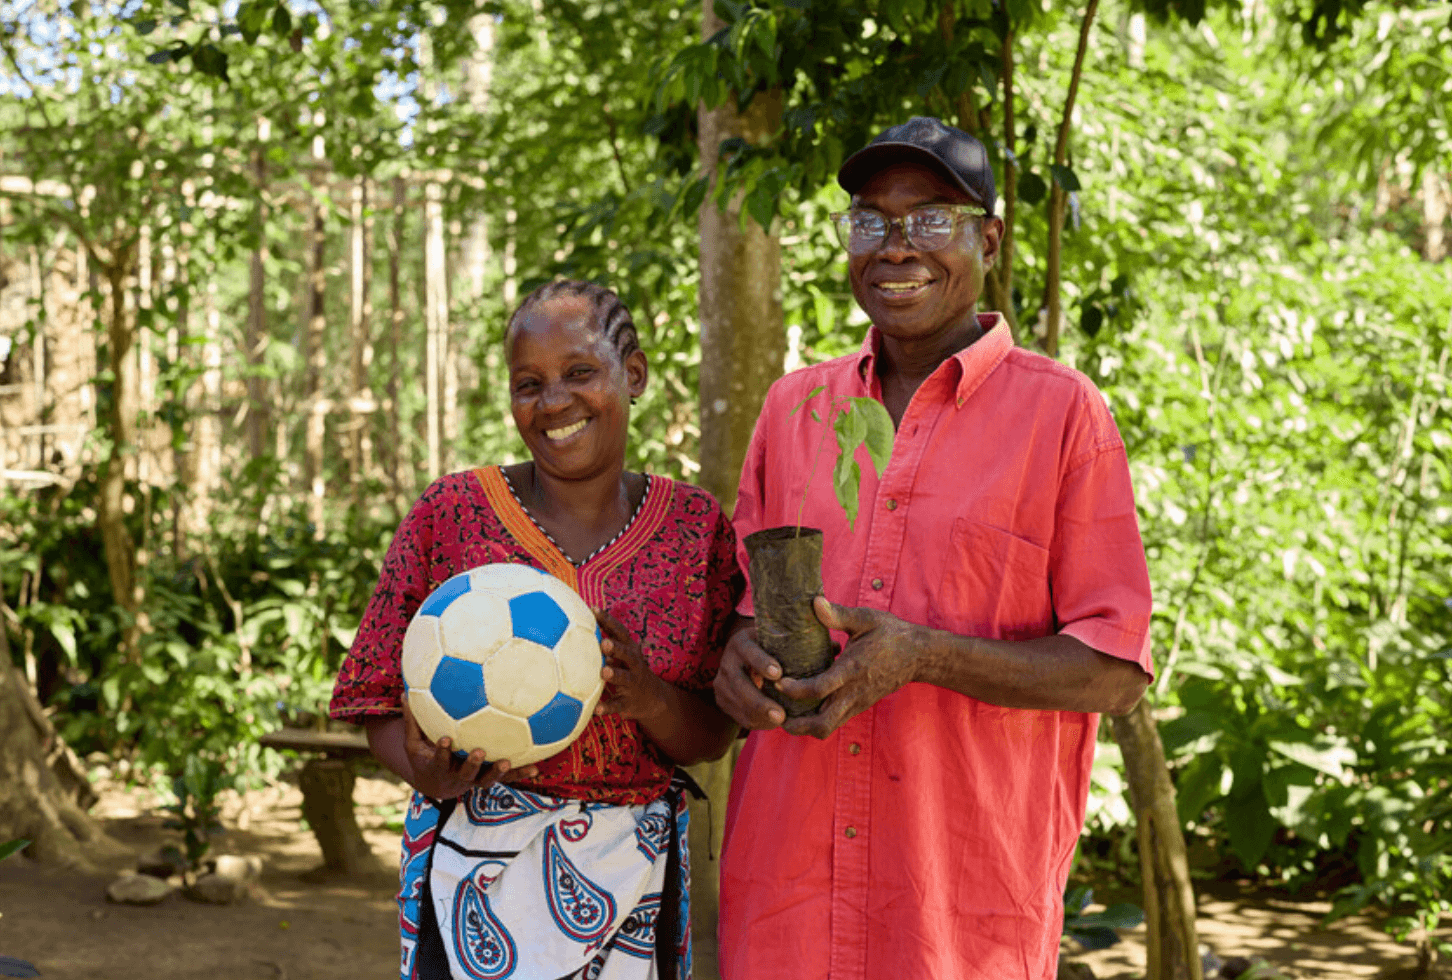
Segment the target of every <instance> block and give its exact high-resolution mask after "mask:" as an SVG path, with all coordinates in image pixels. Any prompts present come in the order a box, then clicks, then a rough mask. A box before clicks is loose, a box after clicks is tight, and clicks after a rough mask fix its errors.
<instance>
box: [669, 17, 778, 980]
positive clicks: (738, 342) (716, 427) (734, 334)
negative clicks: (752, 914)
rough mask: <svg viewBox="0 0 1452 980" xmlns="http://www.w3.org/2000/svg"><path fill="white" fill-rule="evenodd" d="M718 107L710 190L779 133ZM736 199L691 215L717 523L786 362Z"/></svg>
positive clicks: (711, 901)
mask: <svg viewBox="0 0 1452 980" xmlns="http://www.w3.org/2000/svg"><path fill="white" fill-rule="evenodd" d="M721 27H722V22H721V20H720V19H719V18H717V17H716V13H715V9H714V6H713V2H712V0H703V2H702V4H701V36H702V37H703V38H709V37H711V36H712V35H713V34H715V33H716V32H717V31H718V30H720V29H721ZM734 108H735V100H734V99H728V100H727V101H726V104H725V105H723V106H721V107H720V108H717V109H707V108H706V107H705V106H704V105H703V106H701V108H700V110H699V116H698V118H699V121H700V137H699V147H700V153H701V166H702V168H703V169H704V170H705V171H706V173H708V174H710V175H711V177H712V182H713V183H714V181H715V176H716V173H717V161H718V159H719V157H720V146H721V143H722V141H724V140H727V139H730V138H732V137H738V136H740V137H744V138H745V139H747V140H748V141H750V142H753V143H760V142H762V141H764V140H766V139H768V138H770V137H771V135H772V134H773V133H775V132H776V130H777V129H778V128H779V127H780V122H781V112H782V105H781V93H780V92H766V93H762V94H759V95H757V96H756V98H755V99H753V100H752V102H751V104H750V105H749V106H748V107H747V109H746V112H745V113H737V112H735V111H734ZM741 207H742V199H741V197H740V196H739V195H738V196H737V197H735V198H734V199H733V200H732V201H731V202H730V204H729V206H728V207H727V208H726V209H725V210H724V211H723V210H721V209H719V208H717V207H716V206H715V203H714V197H713V194H712V193H708V195H707V197H706V201H705V203H703V204H702V205H701V211H700V215H699V218H698V220H699V228H700V237H701V283H700V287H699V293H698V296H699V302H700V316H701V380H700V417H701V451H700V460H701V472H700V476H699V482H700V484H701V486H703V487H704V488H705V489H706V490H708V491H710V492H711V493H712V494H713V495H714V496H715V497H716V499H717V500H719V501H720V502H721V505H722V507H724V508H725V509H726V511H727V513H730V512H731V510H732V509H733V508H734V506H735V503H736V488H737V484H738V483H739V482H740V479H741V464H742V461H743V460H744V459H745V458H746V447H747V444H748V443H749V442H750V441H751V433H752V430H753V429H754V428H755V426H756V417H757V415H758V414H759V413H760V412H761V405H762V402H763V401H765V399H766V392H767V389H768V388H770V387H771V383H772V382H773V381H775V380H776V379H777V378H778V377H780V376H781V372H782V359H783V357H784V356H785V354H786V330H785V328H784V325H783V322H782V304H781V242H780V239H779V238H778V237H777V236H776V235H775V234H773V233H772V231H771V230H770V229H765V228H762V227H761V226H760V225H759V224H757V223H756V222H755V221H754V220H749V221H748V222H747V224H746V228H745V230H742V227H741V223H740V222H741ZM734 762H735V753H734V752H733V753H732V754H730V755H728V756H727V757H726V758H724V759H722V760H720V761H718V762H713V763H707V764H704V765H700V766H695V767H693V768H692V770H691V771H692V774H693V775H694V776H695V778H696V780H697V782H699V783H700V784H701V786H702V788H704V789H705V790H706V793H707V794H708V796H709V797H710V800H711V804H710V806H709V807H707V806H703V805H702V804H700V803H693V804H692V805H691V806H692V812H691V840H690V846H691V917H692V932H693V934H694V936H695V938H696V941H697V943H698V945H699V948H700V952H701V954H702V955H701V960H702V963H701V966H702V969H701V970H699V971H698V974H697V975H698V976H701V977H709V976H712V975H713V968H714V961H715V952H716V914H717V910H718V907H719V901H718V893H719V889H720V867H719V864H718V863H717V862H718V860H719V857H720V853H721V838H722V834H723V832H724V830H725V823H726V797H727V793H728V791H729V787H730V784H731V767H732V765H733V763H734Z"/></svg>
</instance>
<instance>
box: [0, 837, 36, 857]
mask: <svg viewBox="0 0 1452 980" xmlns="http://www.w3.org/2000/svg"><path fill="white" fill-rule="evenodd" d="M29 846H30V841H28V840H25V839H23V838H22V839H20V840H8V841H6V842H5V843H3V844H0V861H3V860H5V859H6V858H8V857H9V856H10V855H12V854H18V853H19V852H21V851H23V850H25V849H26V848H27V847H29Z"/></svg>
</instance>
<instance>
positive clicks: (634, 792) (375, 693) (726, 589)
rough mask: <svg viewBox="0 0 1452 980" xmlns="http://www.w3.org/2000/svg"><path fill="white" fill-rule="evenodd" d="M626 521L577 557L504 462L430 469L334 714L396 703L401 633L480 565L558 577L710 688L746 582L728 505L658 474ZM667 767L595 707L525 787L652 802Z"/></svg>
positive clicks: (672, 676)
mask: <svg viewBox="0 0 1452 980" xmlns="http://www.w3.org/2000/svg"><path fill="white" fill-rule="evenodd" d="M648 479H649V480H650V491H649V493H647V494H646V498H645V501H644V503H643V504H642V505H641V509H640V512H639V513H638V514H637V515H636V517H635V520H634V521H633V522H632V523H631V525H630V527H629V528H628V529H627V530H626V531H625V533H623V534H621V535H620V537H619V538H617V539H616V540H615V541H613V542H611V543H610V545H608V546H607V547H605V548H603V549H601V551H600V552H598V553H597V554H595V555H594V556H592V557H591V558H590V560H589V561H587V562H585V563H584V564H583V565H581V566H580V567H579V569H575V568H574V567H573V566H572V565H570V563H569V561H568V559H566V558H565V557H564V556H563V555H561V554H560V552H559V551H558V549H556V548H555V547H554V545H552V544H551V543H550V542H549V541H548V540H547V539H546V538H545V537H544V535H543V533H541V532H540V531H539V529H538V528H536V527H535V526H534V524H533V523H532V522H531V521H530V519H529V515H528V514H526V513H525V512H524V511H523V510H522V509H521V508H520V506H519V504H518V503H517V502H516V501H515V500H514V498H513V497H512V496H511V495H510V493H509V490H508V487H507V485H506V484H505V483H504V479H503V476H502V475H501V474H500V472H499V468H498V467H486V468H484V469H480V470H474V471H468V472H463V473H453V474H450V475H448V476H445V477H441V478H440V479H438V480H436V481H434V483H433V484H431V485H430V486H429V488H428V489H427V490H425V491H424V493H423V495H422V496H420V497H419V499H418V501H417V502H416V503H415V504H414V505H413V508H412V509H411V510H410V511H409V513H408V516H407V517H405V518H404V520H403V523H402V524H400V525H399V528H398V531H397V533H396V534H395V535H394V538H393V543H392V544H391V545H390V546H389V549H388V553H387V555H386V556H385V557H384V559H383V566H382V570H381V573H380V575H379V579H378V586H377V588H376V589H375V590H374V592H373V597H372V598H371V599H370V600H369V602H368V607H367V609H366V610H365V611H364V613H363V620H362V623H361V624H360V625H359V628H358V634H357V637H356V638H355V639H354V641H353V646H352V649H350V650H349V652H348V656H347V657H346V658H345V659H344V661H343V666H342V669H341V670H340V671H339V674H338V680H337V684H336V686H335V688H334V691H333V701H332V705H331V709H330V710H331V714H332V716H333V717H334V718H339V719H345V720H348V721H354V722H361V721H363V719H365V718H367V717H369V716H385V717H386V716H389V715H398V714H401V713H402V710H403V709H402V707H401V705H402V700H401V699H402V695H403V677H402V673H401V670H400V667H399V657H400V651H401V650H402V648H403V634H404V631H405V630H407V629H408V624H409V621H410V620H411V619H412V618H413V614H414V613H415V612H416V611H417V610H418V607H419V606H420V605H421V604H422V603H423V601H424V599H425V598H427V597H428V595H429V593H430V592H432V591H433V589H434V588H435V587H437V586H438V585H439V584H440V583H442V582H443V581H444V580H445V579H448V578H449V577H451V576H453V575H455V574H457V573H459V572H462V571H466V570H468V569H470V568H474V567H476V566H479V565H487V564H490V563H493V562H509V563H513V564H519V565H529V566H531V567H533V568H538V569H541V570H542V571H546V572H549V573H551V574H553V575H556V576H557V577H559V578H562V579H564V580H565V581H566V582H567V584H569V585H570V586H571V587H572V588H574V589H576V590H577V591H578V592H579V593H580V594H581V595H582V596H584V598H585V601H586V602H588V603H589V604H590V605H592V606H603V607H605V608H606V609H607V610H609V611H610V613H611V614H612V615H613V616H615V618H616V619H618V620H620V622H621V624H623V625H624V626H625V628H626V629H628V630H630V632H631V633H632V634H633V635H634V636H635V637H636V638H637V639H639V640H640V645H641V652H642V653H643V654H644V656H645V658H646V660H647V662H649V664H650V666H651V669H652V670H653V671H655V672H656V673H657V674H658V675H660V676H661V677H663V678H664V679H665V680H668V681H670V682H671V683H672V684H675V685H676V686H677V687H682V688H686V689H688V690H705V689H707V688H709V687H710V686H711V681H712V679H713V678H714V677H715V676H716V668H717V666H718V665H719V663H720V657H721V648H722V646H723V645H724V644H725V629H726V624H727V619H728V617H729V616H730V614H731V611H732V609H733V608H734V607H735V605H736V601H737V599H738V598H739V596H740V594H741V592H742V590H743V586H744V580H743V578H742V576H741V572H740V569H739V568H738V567H737V565H736V553H735V549H736V538H735V534H734V533H733V531H732V529H731V523H730V522H729V521H728V520H727V519H726V518H725V516H724V515H723V514H722V513H721V508H720V506H719V505H718V504H717V503H716V501H715V500H714V499H713V498H712V497H711V496H710V494H708V493H706V492H705V491H704V490H700V489H698V488H696V487H693V486H691V485H689V484H686V483H679V482H677V481H674V480H670V479H667V478H665V477H659V476H650V477H648ZM672 768H673V767H672V765H671V763H670V761H669V760H668V759H666V758H665V757H664V756H663V755H662V753H661V752H660V751H659V750H658V749H657V748H656V747H655V746H654V745H653V744H652V743H651V742H650V741H649V739H647V738H646V737H645V736H644V734H643V733H642V732H641V731H640V727H639V725H637V724H636V723H635V722H633V721H622V720H621V719H620V718H619V717H617V716H615V715H600V716H596V717H595V718H593V719H591V721H590V724H589V725H588V726H586V728H585V731H584V732H583V733H582V734H581V735H580V737H579V738H578V739H576V740H575V742H574V743H573V744H572V745H571V746H570V747H569V748H568V749H566V750H565V751H563V752H561V753H559V754H558V755H556V756H554V757H552V758H550V759H546V760H545V761H544V762H542V763H540V764H539V777H538V778H537V779H536V780H534V781H533V782H531V783H527V784H521V785H523V786H524V788H526V789H528V790H531V791H533V792H536V793H540V794H543V795H546V796H554V797H559V798H562V799H570V800H594V801H600V802H605V803H612V804H625V803H631V804H633V803H646V802H649V801H650V800H654V799H657V798H658V797H660V795H661V794H662V793H664V792H665V790H666V788H667V787H668V786H669V785H670V779H671V771H672Z"/></svg>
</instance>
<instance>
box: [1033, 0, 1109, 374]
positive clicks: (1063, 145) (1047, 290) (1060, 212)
mask: <svg viewBox="0 0 1452 980" xmlns="http://www.w3.org/2000/svg"><path fill="white" fill-rule="evenodd" d="M1098 9H1099V0H1089V3H1088V5H1087V6H1085V8H1084V20H1083V22H1082V23H1081V24H1080V25H1079V49H1078V51H1076V52H1075V53H1074V71H1073V73H1072V74H1071V75H1070V76H1069V94H1068V95H1067V96H1066V97H1065V98H1064V115H1063V118H1061V119H1060V121H1059V136H1058V139H1057V140H1056V141H1055V143H1054V163H1055V164H1056V165H1058V166H1060V167H1062V166H1063V165H1064V160H1065V158H1066V156H1067V154H1068V150H1069V130H1070V128H1071V127H1072V126H1073V120H1074V99H1075V97H1076V96H1078V94H1079V79H1080V77H1081V76H1082V75H1083V73H1084V55H1085V53H1086V52H1087V51H1088V50H1089V30H1090V28H1091V27H1092V26H1093V24H1094V13H1095V11H1096V10H1098ZM1066 201H1067V195H1066V194H1065V193H1064V189H1063V188H1062V187H1060V186H1059V182H1058V181H1057V180H1055V181H1053V182H1052V184H1051V186H1050V189H1049V247H1048V258H1047V266H1048V269H1047V277H1046V281H1045V283H1044V303H1043V306H1044V307H1046V308H1047V309H1048V325H1047V331H1046V333H1045V334H1044V352H1045V353H1046V354H1048V355H1049V356H1050V357H1057V356H1058V355H1059V321H1060V320H1061V319H1062V316H1063V314H1062V310H1061V309H1060V300H1059V274H1060V250H1061V246H1062V241H1063V237H1064V204H1065V202H1066Z"/></svg>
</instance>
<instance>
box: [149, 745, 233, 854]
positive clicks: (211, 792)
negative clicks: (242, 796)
mask: <svg viewBox="0 0 1452 980" xmlns="http://www.w3.org/2000/svg"><path fill="white" fill-rule="evenodd" d="M238 785H239V780H238V778H237V774H236V773H234V772H231V771H229V769H228V766H227V764H226V761H225V760H223V759H218V758H215V757H206V756H197V755H192V756H187V758H186V761H185V762H184V763H183V765H182V771H181V774H180V775H178V776H175V777H174V778H173V779H172V781H171V792H172V797H173V801H172V802H171V803H168V804H166V805H165V806H163V807H162V809H163V810H165V811H166V812H167V813H169V814H171V819H169V820H167V821H166V822H165V823H164V824H163V826H164V827H166V828H167V829H168V830H180V831H181V832H182V841H183V846H184V847H185V848H186V851H185V854H184V857H185V858H186V866H187V867H188V868H190V869H193V870H195V869H197V868H200V867H201V862H202V858H203V857H205V856H206V853H207V851H209V850H211V847H212V838H213V837H215V836H216V835H217V834H218V833H219V832H220V831H221V830H222V823H221V819H220V818H221V815H222V807H221V805H220V804H219V803H218V802H217V797H218V795H219V794H220V793H221V792H222V791H223V790H226V789H236V788H237V787H238Z"/></svg>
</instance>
